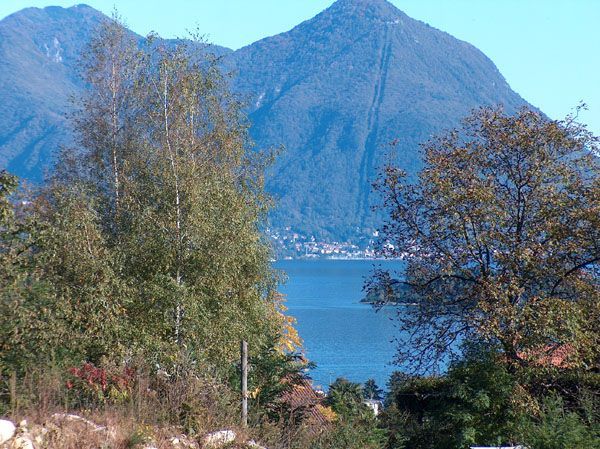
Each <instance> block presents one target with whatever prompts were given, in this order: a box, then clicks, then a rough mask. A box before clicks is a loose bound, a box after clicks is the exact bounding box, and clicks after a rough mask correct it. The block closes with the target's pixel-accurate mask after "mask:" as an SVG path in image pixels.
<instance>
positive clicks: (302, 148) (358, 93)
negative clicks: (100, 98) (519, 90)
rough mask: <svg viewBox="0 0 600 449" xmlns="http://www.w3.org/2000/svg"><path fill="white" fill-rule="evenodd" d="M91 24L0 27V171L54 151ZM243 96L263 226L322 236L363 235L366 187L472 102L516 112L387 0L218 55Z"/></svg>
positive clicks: (485, 75) (27, 171) (481, 59)
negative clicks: (260, 179)
mask: <svg viewBox="0 0 600 449" xmlns="http://www.w3.org/2000/svg"><path fill="white" fill-rule="evenodd" d="M101 18H102V15H101V14H100V13H99V12H97V11H95V10H93V9H92V8H89V7H87V6H77V7H73V8H69V9H62V8H46V9H44V10H39V9H27V10H23V11H21V12H19V13H17V14H14V15H12V16H10V17H8V18H6V19H4V20H3V21H1V22H0V52H2V53H1V54H0V56H1V57H2V58H3V61H4V63H3V64H2V65H1V66H0V100H2V105H1V106H0V107H1V108H2V111H0V113H1V114H0V146H1V150H0V166H5V167H8V168H9V169H10V170H12V171H14V172H15V173H17V174H19V175H22V176H26V177H29V178H33V179H39V178H40V174H41V171H42V169H43V168H44V167H47V166H48V163H49V161H50V159H51V156H52V154H53V153H54V152H55V150H56V147H57V145H58V143H60V142H64V141H65V140H68V138H69V134H68V130H67V129H66V128H65V124H64V120H63V118H62V114H63V112H64V111H65V110H66V109H67V101H66V100H67V96H68V95H69V94H73V93H76V92H77V90H78V89H81V85H80V84H78V82H77V81H76V76H75V73H76V72H75V65H74V64H75V61H76V59H77V54H78V53H79V51H80V49H81V46H82V45H83V44H84V43H85V42H86V41H87V39H89V35H90V32H91V30H92V28H93V27H94V26H95V25H96V24H97V23H98V22H99V21H100V20H101ZM216 50H217V51H218V52H220V53H221V54H223V55H226V56H225V58H224V66H225V67H226V69H227V70H232V71H233V72H234V73H235V77H234V79H233V88H234V90H235V91H236V92H238V93H240V94H241V95H242V96H243V98H245V99H247V100H248V112H249V115H250V119H251V122H252V125H253V126H252V130H251V132H252V136H253V138H254V139H255V141H256V143H257V145H258V146H259V147H268V146H273V145H274V146H278V145H281V144H283V145H284V146H285V147H286V151H285V152H284V154H283V155H282V156H281V158H280V159H279V161H278V162H277V164H276V166H275V167H274V169H273V171H272V173H271V175H270V177H269V181H268V188H269V190H270V191H271V192H273V193H274V194H275V195H276V196H277V197H278V199H279V204H278V209H277V210H276V211H275V212H274V214H273V216H272V224H273V227H275V228H283V227H286V226H290V227H291V228H293V229H295V230H298V231H300V232H304V233H307V234H314V235H315V236H317V237H320V238H327V239H345V238H351V237H355V236H356V235H363V234H365V233H368V232H370V230H371V229H372V228H373V226H374V225H375V224H376V221H377V217H376V216H375V215H373V214H372V213H371V211H370V205H371V204H372V203H373V198H372V194H371V192H370V183H371V181H372V180H373V178H374V176H375V173H376V169H377V167H378V166H380V165H381V164H382V163H383V162H384V160H385V158H386V157H387V155H388V153H389V146H388V144H389V143H390V142H391V141H392V140H394V139H398V148H397V155H396V158H397V160H398V162H399V163H400V164H401V165H402V166H403V167H404V168H406V169H407V170H408V171H409V172H411V173H414V172H415V171H416V170H418V169H419V167H420V164H421V159H420V155H419V152H418V143H419V142H422V141H424V140H426V139H427V138H428V137H430V136H431V135H432V134H433V133H436V132H439V131H440V130H443V129H447V128H449V127H452V126H455V125H456V124H457V123H458V121H459V120H460V118H462V117H463V116H465V115H466V114H467V113H468V112H469V111H470V110H471V109H472V108H474V107H477V106H480V105H489V104H503V105H505V107H506V108H507V109H508V110H509V111H510V110H514V109H515V108H518V107H519V106H522V105H524V104H526V103H525V101H524V100H523V99H521V98H520V97H519V96H518V95H517V94H516V93H515V92H513V91H512V90H511V89H510V87H509V86H508V84H507V83H506V81H505V80H504V78H503V77H502V75H501V74H500V73H499V71H498V69H497V68H496V67H495V66H494V64H493V63H492V62H491V61H490V60H489V59H488V58H487V57H486V56H485V55H484V54H483V53H481V52H480V51H479V50H477V49H476V48H475V47H473V46H472V45H470V44H468V43H466V42H462V41H459V40H457V39H455V38H453V37H452V36H450V35H449V34H446V33H444V32H441V31H439V30H436V29H434V28H431V27H430V26H428V25H426V24H424V23H422V22H419V21H416V20H413V19H411V18H410V17H408V16H406V15H405V14H404V13H402V12H401V11H399V10H398V9H397V8H395V7H394V6H393V5H391V4H390V3H388V2H387V1H385V0H338V1H337V2H336V3H334V4H333V5H332V6H331V7H330V8H328V9H327V10H325V11H324V12H322V13H321V14H319V15H317V16H316V17H314V18H313V19H311V20H308V21H306V22H304V23H302V24H300V25H298V26H297V27H295V28H294V29H292V30H291V31H289V32H286V33H282V34H280V35H277V36H273V37H269V38H267V39H263V40H261V41H258V42H256V43H254V44H252V45H249V46H247V47H244V48H242V49H240V50H238V51H235V52H229V51H227V50H226V49H222V48H220V47H217V48H216Z"/></svg>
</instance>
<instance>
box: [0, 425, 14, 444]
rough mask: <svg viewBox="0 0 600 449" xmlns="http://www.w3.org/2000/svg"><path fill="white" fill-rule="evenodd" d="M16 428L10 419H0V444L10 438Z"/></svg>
mask: <svg viewBox="0 0 600 449" xmlns="http://www.w3.org/2000/svg"><path fill="white" fill-rule="evenodd" d="M16 430H17V428H16V426H15V425H14V424H13V422H12V421H9V420H7V419H0V444H2V443H5V442H7V441H8V440H10V439H11V438H12V437H13V436H14V434H15V431H16Z"/></svg>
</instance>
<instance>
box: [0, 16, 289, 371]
mask: <svg viewBox="0 0 600 449" xmlns="http://www.w3.org/2000/svg"><path fill="white" fill-rule="evenodd" d="M83 69H84V73H83V75H84V79H85V80H86V81H87V83H88V85H89V86H88V87H89V92H88V93H87V94H85V95H84V97H83V99H82V104H81V107H80V109H79V111H78V114H77V116H76V117H74V128H75V131H76V134H77V139H76V145H75V146H74V147H73V148H68V149H66V150H64V151H63V152H62V154H61V157H60V159H59V161H58V163H57V169H56V173H55V174H54V175H53V176H52V177H51V178H50V179H49V181H48V183H47V184H46V185H45V186H43V187H42V188H41V189H40V191H39V192H38V194H37V195H36V196H35V198H34V199H33V201H32V202H31V204H30V206H28V208H27V211H23V222H26V221H28V222H31V223H35V225H36V227H35V228H33V227H31V228H27V229H25V230H24V231H19V232H12V233H11V234H10V236H11V238H13V240H14V238H16V239H17V240H23V241H24V243H27V246H25V247H24V251H20V252H19V253H18V254H19V255H20V256H21V257H19V258H18V259H14V261H13V262H14V263H13V264H12V265H10V266H11V267H13V272H14V273H16V274H18V277H17V276H16V274H14V276H12V275H11V276H12V277H11V276H8V275H7V276H3V282H2V285H1V286H0V288H1V293H2V294H3V295H4V297H5V298H6V299H3V303H2V306H3V311H6V316H9V317H10V319H8V320H6V321H4V320H3V328H2V333H3V336H4V335H12V337H9V338H7V339H6V341H7V342H8V343H10V348H12V349H14V351H13V352H14V354H16V356H17V357H21V359H22V360H25V359H26V358H27V355H28V354H29V355H31V354H32V351H31V349H32V348H31V347H28V348H29V349H27V350H23V351H21V355H19V350H18V344H17V343H16V342H20V341H23V342H24V343H26V341H30V342H36V341H43V342H44V345H43V348H44V353H46V354H48V357H49V358H50V357H52V356H55V360H56V361H57V362H59V363H63V362H64V363H80V362H84V361H85V362H92V363H101V362H103V361H106V360H107V359H110V361H112V362H114V363H117V364H118V363H123V360H144V362H145V363H147V364H148V366H150V367H151V369H156V367H157V366H159V367H160V368H161V369H167V370H172V371H177V370H178V366H180V365H182V364H183V363H187V364H189V365H190V366H200V365H201V364H203V365H204V366H206V365H209V366H211V367H212V368H214V369H216V370H218V371H219V374H220V375H222V376H223V377H226V376H227V375H228V374H229V370H230V369H231V366H233V363H234V362H235V361H236V360H237V357H238V348H239V341H240V340H242V339H244V340H247V341H248V342H249V343H250V348H251V351H253V353H251V356H253V357H254V356H259V355H260V354H266V353H269V350H270V349H272V348H273V346H274V345H278V346H279V345H283V344H285V345H286V348H287V349H286V350H287V351H288V352H290V351H291V352H293V349H295V347H296V346H295V345H297V344H298V343H299V340H298V338H297V335H296V334H295V332H294V330H293V326H292V324H293V323H292V322H291V321H290V319H288V318H286V317H285V316H284V315H283V306H282V304H281V300H280V299H279V297H278V296H277V295H276V291H275V287H276V282H277V273H276V272H275V271H274V270H273V269H272V268H271V263H270V257H271V250H270V247H269V245H268V243H267V242H266V240H265V239H264V238H263V236H262V234H261V227H262V224H263V221H264V219H265V217H266V212H267V210H268V209H269V207H270V205H271V200H270V198H269V196H268V195H267V194H266V193H265V192H264V188H263V186H264V181H263V172H264V169H265V167H266V166H267V165H268V164H269V163H270V160H271V154H270V153H269V152H262V151H258V150H256V149H254V148H252V145H251V142H250V141H249V138H248V133H247V124H246V120H245V118H244V116H243V115H242V114H241V112H240V104H239V102H238V101H237V100H236V99H235V98H234V97H233V96H232V95H231V94H230V93H229V92H228V89H227V84H226V80H225V79H224V77H223V76H222V75H221V74H220V71H219V70H218V67H217V63H216V60H215V59H214V58H213V57H211V56H209V55H208V52H207V51H206V48H205V47H204V46H200V45H197V44H196V43H190V42H186V41H181V42H178V43H176V44H172V43H168V42H164V41H162V40H161V39H160V38H158V37H156V36H150V37H149V38H148V39H146V40H144V41H143V42H138V41H137V40H136V39H133V37H132V36H131V35H130V34H129V33H128V32H127V30H125V29H124V27H123V25H122V24H120V23H119V22H118V20H110V21H108V22H107V23H105V24H103V25H102V26H101V27H100V31H99V32H98V34H97V35H96V37H95V38H94V39H93V40H92V42H91V44H90V48H89V51H88V52H87V58H86V59H85V62H84V65H83ZM6 179H7V181H6V182H4V177H3V178H2V182H3V187H2V189H0V196H1V198H0V206H1V207H2V217H3V220H4V219H5V217H6V220H12V217H14V216H15V214H14V207H13V206H14V205H13V204H10V203H8V201H7V200H6V199H5V197H6V195H5V194H4V191H5V190H6V189H11V190H12V189H13V188H14V186H13V184H14V182H13V181H11V179H9V178H6ZM4 185H6V186H7V187H6V189H5V187H4ZM13 221H14V220H13ZM2 227H3V226H2ZM23 229H24V228H23ZM6 235H7V236H8V234H6ZM2 238H3V241H2V244H3V249H2V252H1V253H0V257H4V256H5V255H6V256H8V254H9V251H8V250H6V251H4V248H6V247H7V246H5V242H8V240H7V239H8V237H6V238H5V236H4V234H3V236H2ZM25 241H26V242H25ZM11 242H12V240H11ZM6 244H8V243H6ZM11 254H12V253H11ZM3 274H4V271H3ZM4 279H6V282H4ZM33 281H35V282H33ZM36 285H43V286H44V288H45V291H44V294H43V295H40V296H37V297H35V298H34V297H33V296H32V295H26V294H25V293H27V292H29V291H31V289H32V287H31V286H36ZM8 286H15V287H14V289H13V290H10V289H9V288H8ZM17 287H18V288H17ZM19 314H22V315H23V319H17V318H18V316H20V315H19ZM5 323H6V326H4V324H5ZM32 323H47V326H46V327H45V328H43V329H41V328H38V327H36V326H37V324H36V326H33V327H32ZM4 328H6V329H4ZM5 331H6V332H5ZM25 335H26V336H27V338H20V339H19V338H16V336H25ZM8 343H7V345H8ZM29 346H31V345H29ZM5 347H7V348H8V346H4V342H3V348H5ZM290 348H292V349H290ZM12 349H11V351H12ZM4 354H7V352H6V353H4V352H3V354H2V355H3V356H4ZM136 356H138V357H136ZM11 363H13V362H11ZM15 363H16V362H15ZM188 368H189V367H188ZM188 371H189V370H188Z"/></svg>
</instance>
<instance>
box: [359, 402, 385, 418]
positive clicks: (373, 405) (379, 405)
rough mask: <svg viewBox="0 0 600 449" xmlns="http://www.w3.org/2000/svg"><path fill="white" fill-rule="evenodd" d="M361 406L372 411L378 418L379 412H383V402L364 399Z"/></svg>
mask: <svg viewBox="0 0 600 449" xmlns="http://www.w3.org/2000/svg"><path fill="white" fill-rule="evenodd" d="M363 404H365V405H366V406H367V407H369V408H370V409H371V410H373V413H374V414H375V416H378V415H379V414H380V413H381V410H383V402H381V401H378V400H376V399H365V400H364V401H363Z"/></svg>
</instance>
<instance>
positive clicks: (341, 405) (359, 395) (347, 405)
mask: <svg viewBox="0 0 600 449" xmlns="http://www.w3.org/2000/svg"><path fill="white" fill-rule="evenodd" d="M326 404H327V405H328V406H330V407H331V408H332V409H333V411H334V412H336V413H337V414H338V415H341V416H342V417H347V416H355V415H359V414H364V413H366V412H367V408H366V406H365V405H364V404H363V390H362V386H361V385H360V384H359V383H355V382H350V381H349V380H347V379H344V378H343V377H340V378H338V379H336V380H335V382H333V383H332V384H331V385H330V386H329V392H328V393H327V399H326Z"/></svg>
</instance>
